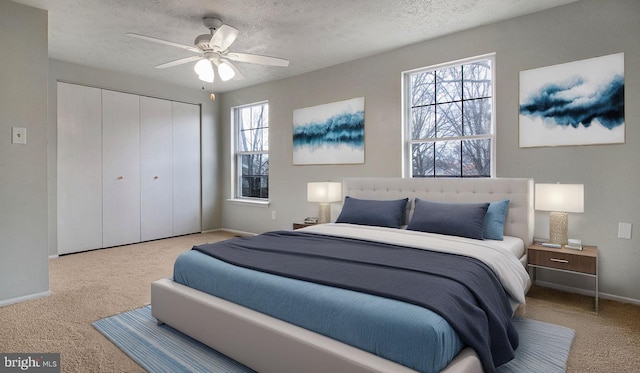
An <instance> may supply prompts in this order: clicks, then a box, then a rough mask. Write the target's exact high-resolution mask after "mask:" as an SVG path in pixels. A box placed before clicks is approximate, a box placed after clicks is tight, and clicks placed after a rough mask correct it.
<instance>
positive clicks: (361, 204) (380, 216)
mask: <svg viewBox="0 0 640 373" xmlns="http://www.w3.org/2000/svg"><path fill="white" fill-rule="evenodd" d="M408 201H409V198H403V199H397V200H390V201H378V200H369V199H358V198H353V197H349V196H347V197H344V205H343V206H342V211H341V212H340V216H338V219H337V220H336V223H350V224H360V225H374V226H378V227H389V228H399V227H400V226H402V225H403V224H404V219H405V214H406V211H407V202H408Z"/></svg>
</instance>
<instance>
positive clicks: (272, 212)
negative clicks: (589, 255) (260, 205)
mask: <svg viewBox="0 0 640 373" xmlns="http://www.w3.org/2000/svg"><path fill="white" fill-rule="evenodd" d="M277 217H278V215H276V210H273V211H271V220H276V218H277Z"/></svg>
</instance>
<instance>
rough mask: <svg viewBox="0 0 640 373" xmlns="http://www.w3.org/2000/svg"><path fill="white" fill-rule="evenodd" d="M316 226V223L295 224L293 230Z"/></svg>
mask: <svg viewBox="0 0 640 373" xmlns="http://www.w3.org/2000/svg"><path fill="white" fill-rule="evenodd" d="M312 225H316V223H293V229H300V228H305V227H310V226H312Z"/></svg>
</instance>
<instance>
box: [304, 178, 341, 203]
mask: <svg viewBox="0 0 640 373" xmlns="http://www.w3.org/2000/svg"><path fill="white" fill-rule="evenodd" d="M341 199H342V184H341V183H335V182H313V183H307V201H309V202H320V203H330V202H338V201H340V200H341Z"/></svg>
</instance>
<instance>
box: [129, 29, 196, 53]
mask: <svg viewBox="0 0 640 373" xmlns="http://www.w3.org/2000/svg"><path fill="white" fill-rule="evenodd" d="M127 35H129V36H132V37H134V38H138V39H142V40H147V41H152V42H154V43H159V44H164V45H169V46H172V47H176V48H182V49H186V50H188V51H191V52H194V53H201V52H202V51H201V50H200V49H198V48H196V47H193V46H190V45H185V44H180V43H174V42H172V41H168V40H163V39H158V38H154V37H152V36H146V35H140V34H136V33H133V32H127Z"/></svg>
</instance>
